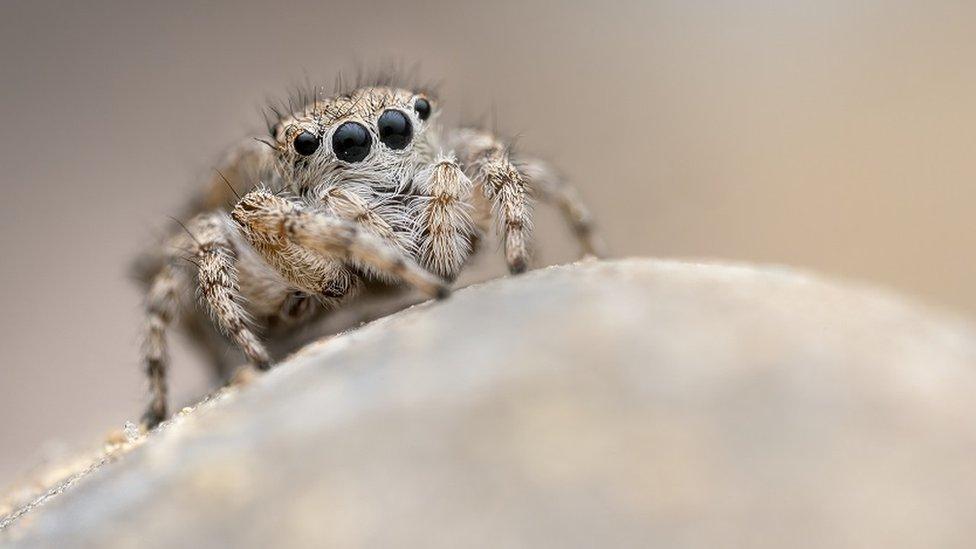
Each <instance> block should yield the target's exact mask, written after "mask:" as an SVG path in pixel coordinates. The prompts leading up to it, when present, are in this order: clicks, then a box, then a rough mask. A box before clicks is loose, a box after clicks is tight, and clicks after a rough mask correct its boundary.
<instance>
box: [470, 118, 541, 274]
mask: <svg viewBox="0 0 976 549" xmlns="http://www.w3.org/2000/svg"><path fill="white" fill-rule="evenodd" d="M455 138H456V139H457V140H458V142H459V151H461V156H462V160H463V161H464V163H465V171H466V173H467V174H468V176H469V177H470V178H471V180H472V181H474V183H475V185H477V186H478V187H479V188H480V189H481V192H482V193H483V194H484V196H485V198H487V199H488V202H489V204H490V206H491V211H492V215H493V217H494V219H495V225H496V228H497V231H498V233H499V237H500V238H501V239H502V241H503V242H504V245H505V261H506V262H507V263H508V270H509V271H510V272H512V273H521V272H524V271H525V270H526V269H527V268H528V265H529V236H530V233H531V230H532V227H531V214H530V207H529V206H530V205H529V197H528V193H527V192H526V185H525V178H524V177H523V176H522V173H521V172H519V170H518V168H516V167H515V165H514V164H513V163H512V160H511V157H510V154H509V151H508V148H507V147H506V146H505V144H504V143H502V142H501V141H500V140H499V139H498V138H497V137H495V136H493V135H490V134H488V133H485V132H479V131H474V130H464V131H462V132H460V133H459V134H458V135H457V136H455Z"/></svg>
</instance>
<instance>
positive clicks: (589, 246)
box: [519, 159, 607, 257]
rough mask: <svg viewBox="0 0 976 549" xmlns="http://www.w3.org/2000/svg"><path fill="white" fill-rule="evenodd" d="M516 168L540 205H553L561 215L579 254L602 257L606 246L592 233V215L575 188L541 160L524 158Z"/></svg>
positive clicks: (605, 252)
mask: <svg viewBox="0 0 976 549" xmlns="http://www.w3.org/2000/svg"><path fill="white" fill-rule="evenodd" d="M519 168H520V169H521V171H522V173H523V174H525V177H526V179H527V180H528V182H529V191H530V192H531V193H533V194H534V195H536V196H537V197H538V198H539V199H540V200H541V201H542V202H545V203H548V204H552V205H554V206H555V207H557V208H558V209H559V211H560V212H561V213H562V216H563V218H564V219H565V220H566V223H567V224H568V225H569V227H570V229H571V230H572V231H573V234H574V235H575V236H576V240H577V241H578V242H579V245H580V247H581V248H582V250H583V254H584V255H587V256H595V257H605V256H606V255H607V251H606V244H605V243H604V242H603V239H602V238H600V236H599V235H598V234H597V233H596V232H595V231H594V230H593V216H592V215H591V214H590V210H589V209H588V208H587V207H586V205H585V204H584V203H583V201H582V200H581V199H580V196H579V193H578V192H577V191H576V189H575V188H574V187H572V186H570V185H569V184H567V183H566V181H565V179H564V178H563V177H561V176H560V175H559V174H558V173H557V172H556V171H555V170H554V169H552V167H551V166H549V165H548V164H546V163H545V162H542V161H541V160H536V159H526V160H524V161H521V162H519Z"/></svg>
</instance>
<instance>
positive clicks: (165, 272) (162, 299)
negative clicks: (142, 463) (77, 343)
mask: <svg viewBox="0 0 976 549" xmlns="http://www.w3.org/2000/svg"><path fill="white" fill-rule="evenodd" d="M225 227H226V225H225V224H224V223H223V222H222V220H221V218H220V217H219V215H217V214H203V215H201V216H198V217H196V218H195V219H194V220H193V221H191V222H190V224H189V225H188V227H187V234H180V235H178V236H176V237H174V238H173V239H171V240H170V241H169V243H168V248H169V249H170V250H171V251H168V252H167V256H168V260H167V263H166V264H165V265H164V267H163V268H162V269H161V270H160V271H159V273H157V274H156V276H155V277H154V278H153V281H152V283H151V284H150V286H149V291H148V293H147V295H146V335H145V343H144V347H143V359H144V362H145V365H146V372H147V374H148V376H149V390H150V397H149V405H148V407H147V409H146V412H145V414H144V415H143V422H144V423H145V424H146V426H147V428H152V427H155V426H156V425H157V424H159V422H161V421H162V420H164V419H165V418H166V415H167V404H166V393H167V384H166V370H167V352H166V331H167V329H168V328H169V326H170V324H171V323H172V321H173V319H174V318H175V317H176V315H177V313H178V312H179V311H178V310H179V304H180V298H181V296H182V295H184V294H185V293H187V292H189V291H190V284H189V280H188V278H187V276H186V272H185V271H184V270H183V269H181V268H180V267H178V266H177V261H179V260H180V259H181V258H180V255H179V254H180V251H182V252H184V253H187V254H188V255H189V257H185V258H183V259H187V260H188V261H190V262H192V263H194V264H195V265H196V266H197V277H198V287H199V289H200V293H201V295H202V297H203V300H204V302H205V303H206V304H207V306H208V307H209V309H210V312H211V314H212V315H213V317H214V319H215V320H216V322H217V324H218V325H219V326H220V328H221V329H222V330H223V331H224V332H226V333H227V335H229V336H230V337H231V339H233V340H234V342H235V343H236V344H237V345H238V346H239V347H240V348H241V350H242V351H243V352H244V354H245V355H246V356H247V358H248V360H249V361H251V363H252V364H254V365H255V366H256V367H258V368H260V369H266V368H267V367H268V365H269V364H270V359H269V358H268V353H267V351H265V349H264V346H263V345H262V344H261V342H260V341H258V338H257V336H255V335H254V333H253V332H252V331H251V330H250V328H249V327H248V325H247V315H246V313H245V311H244V309H243V307H242V306H241V305H240V303H239V301H240V296H239V295H238V294H239V292H238V288H237V273H236V269H235V267H234V257H235V254H234V250H233V248H232V246H231V245H230V243H229V240H228V238H227V234H226V229H225Z"/></svg>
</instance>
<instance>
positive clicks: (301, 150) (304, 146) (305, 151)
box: [292, 131, 319, 156]
mask: <svg viewBox="0 0 976 549" xmlns="http://www.w3.org/2000/svg"><path fill="white" fill-rule="evenodd" d="M292 144H293V145H294V146H295V152H297V153H298V154H300V155H302V156H308V155H310V154H312V153H313V152H315V151H316V150H318V148H319V136H317V135H315V134H314V133H312V132H310V131H303V132H302V133H300V134H298V135H296V136H295V141H293V142H292Z"/></svg>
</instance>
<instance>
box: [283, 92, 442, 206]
mask: <svg viewBox="0 0 976 549" xmlns="http://www.w3.org/2000/svg"><path fill="white" fill-rule="evenodd" d="M433 113H434V108H433V100H432V99H431V98H430V97H429V96H428V95H427V94H425V93H418V92H414V91H410V90H405V89H399V88H391V87H364V88H359V89H357V90H355V91H352V92H351V93H348V94H342V95H337V96H334V97H330V98H325V99H322V98H319V99H316V100H315V101H312V102H311V103H310V104H308V105H307V106H305V107H304V108H303V109H301V110H300V111H298V112H296V113H292V114H290V115H287V116H285V117H283V118H282V119H281V120H280V121H279V122H278V123H277V124H275V125H274V127H273V128H272V129H271V133H272V138H273V140H274V146H275V150H276V152H277V158H278V165H279V168H280V170H281V172H282V175H283V176H284V178H285V180H286V181H289V182H290V183H291V186H292V188H293V189H292V190H294V191H296V192H301V191H303V190H304V189H307V188H310V187H312V186H314V185H317V184H319V183H338V182H342V181H357V182H360V183H368V184H375V185H381V186H397V185H399V184H400V183H402V182H403V178H404V177H406V176H407V174H409V173H411V172H412V171H413V169H415V168H416V166H417V165H419V162H420V159H422V158H423V157H425V156H429V155H430V154H431V150H432V148H433V147H432V144H431V136H430V135H428V133H427V130H428V127H429V125H430V123H431V122H432V121H433V118H434V117H433V116H432V114H433Z"/></svg>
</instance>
